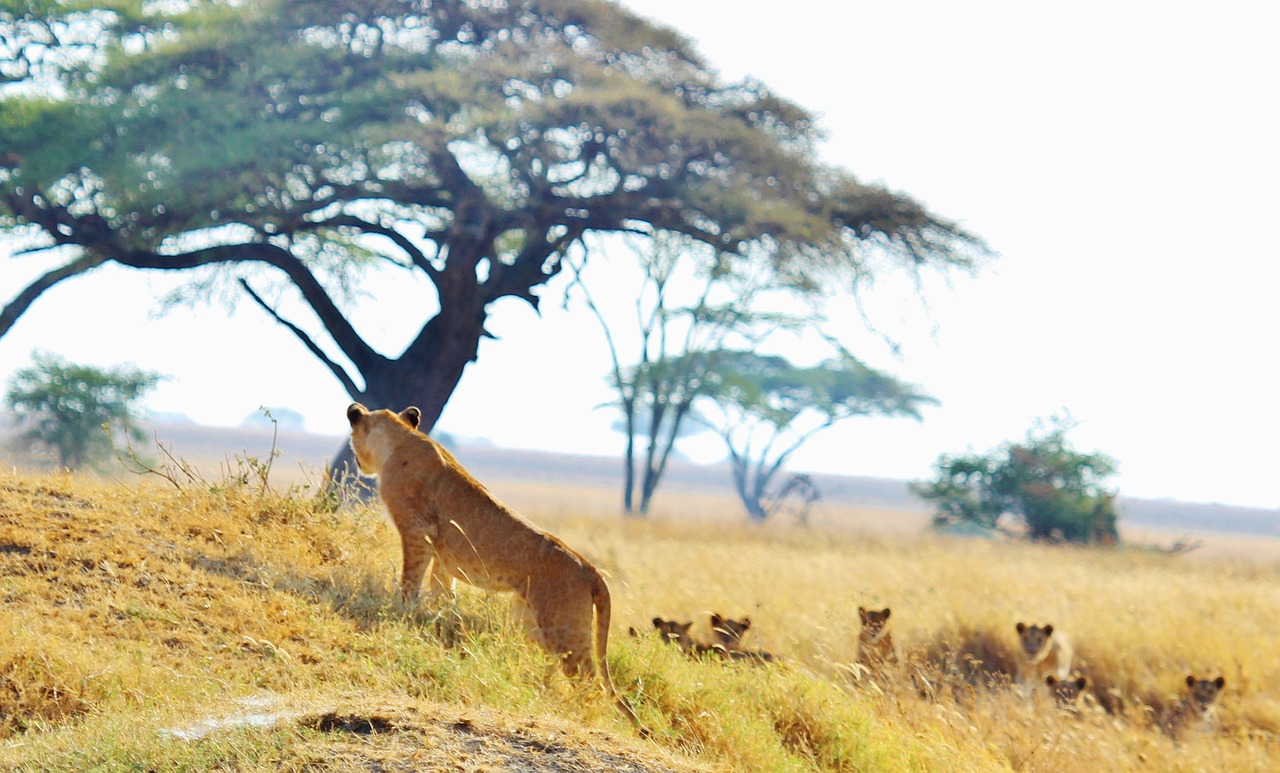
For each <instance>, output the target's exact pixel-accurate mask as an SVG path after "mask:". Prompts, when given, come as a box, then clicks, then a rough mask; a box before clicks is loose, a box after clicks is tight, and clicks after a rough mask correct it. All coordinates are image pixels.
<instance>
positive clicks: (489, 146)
mask: <svg viewBox="0 0 1280 773" xmlns="http://www.w3.org/2000/svg"><path fill="white" fill-rule="evenodd" d="M820 137H821V134H820V132H819V130H818V129H817V127H816V123H815V119H814V117H813V115H812V114H811V113H809V112H808V111H806V110H804V109H803V108H801V107H799V106H797V105H795V104H793V103H791V102H789V101H788V100H786V99H784V98H782V97H780V96H778V95H776V94H774V93H773V92H771V91H770V90H769V89H768V88H766V87H765V86H764V85H763V84H761V83H758V82H756V81H753V80H744V81H738V82H725V81H723V80H722V79H721V78H719V76H717V74H716V73H715V71H714V70H713V69H712V68H711V66H710V65H709V64H708V63H707V62H705V61H704V60H703V59H702V58H701V57H700V56H699V55H698V53H697V52H696V51H695V50H694V49H693V47H692V46H691V44H690V43H689V41H688V40H686V39H685V38H684V37H683V36H681V35H680V34H679V33H677V32H675V31H674V30H672V29H670V28H668V27H665V26H662V25H660V24H656V23H653V22H650V21H647V20H645V19H643V18H641V17H639V16H636V15H635V14H633V13H631V12H629V11H627V10H626V9H624V8H622V7H620V6H618V5H616V4H614V3H612V2H606V1H605V0H507V1H506V2H479V1H478V0H435V1H434V2H431V1H428V0H418V1H416V2H415V1H413V0H404V1H393V0H373V1H372V2H368V1H366V2H352V1H351V0H261V2H254V3H241V2H230V1H229V0H221V1H219V0H188V1H187V2H182V3H155V2H144V0H105V1H104V2H88V1H87V0H63V1H59V0H41V2H38V3H33V2H26V3H13V2H3V3H0V238H2V239H8V240H13V242H14V243H17V244H19V245H20V246H19V256H20V257H21V259H22V260H24V261H27V262H28V263H29V264H31V265H32V266H38V268H37V269H36V270H35V272H34V273H35V275H36V278H35V279H34V280H33V281H31V282H30V284H28V285H27V286H26V287H23V288H21V289H19V290H18V291H17V293H16V295H13V296H11V297H10V298H9V299H8V300H7V304H6V305H5V306H4V307H3V309H0V336H3V335H4V334H5V333H6V332H7V331H8V330H9V329H11V328H12V327H13V326H14V325H15V324H16V323H17V322H18V320H19V319H20V318H21V316H22V315H23V313H24V312H25V311H26V310H27V309H28V308H29V307H30V306H31V305H32V304H33V303H35V302H36V301H37V300H38V299H39V298H40V296H41V295H42V294H43V293H45V292H47V291H49V290H50V289H51V288H53V287H55V286H56V285H57V284H58V283H60V282H63V281H66V280H68V279H70V278H72V277H76V276H79V275H81V274H84V273H86V272H88V271H90V270H91V269H93V268H94V267H96V266H99V265H102V264H105V263H116V264H120V265H123V266H129V267H134V268H138V269H145V270H155V271H175V272H187V275H188V276H190V278H191V284H190V287H191V288H192V292H191V293H190V294H189V295H188V297H209V294H208V292H207V290H208V288H209V286H210V285H211V284H212V285H215V286H219V287H222V288H224V289H226V290H229V291H230V292H232V293H235V294H243V295H242V297H247V298H249V299H250V300H252V301H253V302H254V303H256V304H258V305H259V306H260V307H261V308H262V309H263V310H264V311H265V313H267V314H269V315H270V316H271V317H272V318H273V319H274V320H275V321H277V322H279V323H280V324H282V325H284V326H286V327H287V328H288V329H289V330H290V331H292V332H293V333H294V334H295V335H296V336H297V338H298V339H299V341H300V343H301V344H303V345H304V346H305V347H306V348H307V349H308V350H309V351H310V352H311V353H312V354H313V355H314V356H315V357H317V358H318V359H319V360H320V361H321V362H323V363H324V364H325V365H326V366H327V368H328V369H329V370H330V372H331V373H332V374H333V376H334V378H336V379H337V380H338V381H339V382H340V383H341V384H342V385H343V387H344V388H345V389H346V390H347V392H348V393H349V394H350V395H351V397H352V398H353V399H358V400H361V401H363V402H366V403H367V404H370V405H377V406H393V407H403V406H404V405H406V404H410V403H412V404H416V405H418V406H419V407H420V408H421V409H422V412H423V419H422V426H423V428H424V429H429V428H430V427H432V426H433V425H434V423H435V421H436V419H437V418H438V417H439V415H440V412H441V411H442V410H443V408H444V405H445V403H446V401H447V400H448V398H449V395H450V394H451V393H452V391H453V389H454V388H455V387H456V385H457V383H458V380H459V379H460V378H461V375H462V373H463V370H464V369H465V367H466V366H467V365H468V363H470V362H471V361H473V360H475V359H476V356H477V351H478V346H479V342H480V340H481V338H482V337H484V336H485V335H487V333H486V331H485V329H484V324H485V320H486V317H487V315H488V313H489V311H490V306H491V305H492V304H494V303H496V302H500V301H503V300H504V299H508V298H513V299H519V300H522V301H525V302H527V303H530V304H533V305H534V306H535V307H536V306H537V304H538V290H539V288H540V287H541V286H542V285H543V284H545V283H546V282H548V281H549V280H550V279H551V278H552V277H554V276H556V275H557V273H558V272H559V271H560V269H561V266H562V261H563V259H564V257H565V256H566V254H568V253H569V252H570V251H571V250H574V249H579V250H581V249H585V248H584V246H583V245H584V244H585V242H584V241H583V237H584V235H585V234H588V233H593V232H596V233H611V232H619V231H629V232H639V233H653V232H655V231H657V230H664V231H669V232H672V233H679V234H684V235H686V236H688V237H689V238H692V239H695V240H698V241H700V242H703V243H705V244H708V245H711V246H712V247H713V248H715V249H716V250H719V251H724V252H738V253H741V252H744V251H746V250H752V249H754V250H762V251H765V252H767V254H768V255H769V256H770V259H771V260H772V262H773V264H774V266H775V267H776V269H777V271H778V275H779V277H781V278H782V279H783V280H784V281H785V282H787V283H788V284H789V285H790V286H792V287H795V288H797V289H800V290H809V291H812V290H814V289H817V288H822V287H826V286H830V285H831V284H832V283H841V284H844V285H849V284H851V283H855V282H856V281H857V280H858V279H859V278H860V277H862V276H864V275H865V274H866V273H868V272H870V271H871V267H872V266H873V265H879V261H880V260H882V259H888V260H890V261H892V262H893V263H895V264H897V265H901V266H906V267H907V268H909V269H910V270H919V269H921V268H924V267H933V268H948V267H957V266H959V267H966V266H970V265H972V264H973V262H974V261H975V259H977V258H979V257H981V255H983V254H984V251H985V247H984V246H983V244H982V243H981V241H980V240H979V239H977V238H975V237H974V236H972V235H970V234H968V233H966V232H965V231H964V230H963V229H961V228H959V227H957V226H956V225H955V224H953V223H951V222H949V221H947V220H945V219H943V218H940V217H938V216H936V215H934V214H932V213H930V212H929V211H927V210H926V209H925V208H924V207H923V206H921V205H920V204H918V203H917V202H915V201H913V200H912V199H911V198H909V197H907V196H905V195H901V194H898V193H894V192H891V191H889V190H887V189H885V188H882V187H879V186H871V185H865V184H862V183H860V182H859V181H858V180H857V179H856V178H855V177H854V176H853V175H852V174H851V173H849V172H848V171H846V170H843V169H839V168H833V167H831V166H829V165H826V164H823V163H822V162H821V161H820V160H819V159H818V158H817V155H816V152H815V144H816V142H817V141H818V139H819V138H820ZM371 270H389V271H399V272H404V273H405V274H406V275H413V276H415V277H420V278H421V277H425V278H426V279H427V280H428V281H429V282H430V284H431V286H432V287H433V288H434V290H435V298H430V297H424V298H423V300H422V301H421V303H420V307H418V308H404V309H396V310H394V314H395V317H396V318H397V319H406V320H410V321H409V322H408V323H407V324H410V325H413V326H415V327H414V329H415V330H416V331H417V332H416V333H413V334H412V335H411V336H409V343H408V345H407V347H406V348H405V349H404V350H403V351H402V352H400V353H399V354H388V353H385V352H381V351H378V350H376V349H375V348H374V347H373V346H371V345H370V344H369V343H368V342H367V341H366V340H365V338H364V337H363V336H362V335H361V334H360V332H359V331H358V330H357V329H356V328H355V326H354V325H353V324H352V323H351V322H350V320H349V318H348V312H349V310H350V308H351V299H352V294H353V293H355V292H357V291H358V290H359V288H360V283H361V277H362V275H363V274H364V272H367V271H371ZM285 294H292V297H299V298H301V299H302V300H303V301H304V303H305V306H306V308H307V309H308V310H309V312H310V313H311V314H313V315H314V319H313V320H297V319H286V318H285V316H284V315H283V314H282V313H281V312H280V310H279V309H280V308H281V307H280V306H279V305H278V302H275V301H272V300H270V299H272V298H281V297H285ZM0 302H4V299H0Z"/></svg>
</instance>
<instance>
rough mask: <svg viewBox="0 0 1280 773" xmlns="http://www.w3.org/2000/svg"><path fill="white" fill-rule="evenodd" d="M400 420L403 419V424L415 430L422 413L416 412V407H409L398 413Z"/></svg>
mask: <svg viewBox="0 0 1280 773" xmlns="http://www.w3.org/2000/svg"><path fill="white" fill-rule="evenodd" d="M400 418H401V419H404V422H405V424H408V425H409V426H410V427H413V428H414V429H417V428H418V422H420V421H422V411H420V410H418V409H417V407H416V406H413V405H411V406H409V407H408V408H405V409H404V410H403V411H401V412H400Z"/></svg>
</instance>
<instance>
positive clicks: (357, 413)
mask: <svg viewBox="0 0 1280 773" xmlns="http://www.w3.org/2000/svg"><path fill="white" fill-rule="evenodd" d="M368 415H369V409H368V408H365V407H364V406H363V405H361V404H360V403H352V404H351V405H348V406H347V421H349V422H351V426H353V427H354V426H355V425H356V424H357V423H358V422H359V421H360V420H361V419H363V418H364V417H365V416H368Z"/></svg>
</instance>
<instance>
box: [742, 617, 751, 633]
mask: <svg viewBox="0 0 1280 773" xmlns="http://www.w3.org/2000/svg"><path fill="white" fill-rule="evenodd" d="M750 627H751V618H749V617H744V618H742V630H744V631H745V630H747V629H748V628H750Z"/></svg>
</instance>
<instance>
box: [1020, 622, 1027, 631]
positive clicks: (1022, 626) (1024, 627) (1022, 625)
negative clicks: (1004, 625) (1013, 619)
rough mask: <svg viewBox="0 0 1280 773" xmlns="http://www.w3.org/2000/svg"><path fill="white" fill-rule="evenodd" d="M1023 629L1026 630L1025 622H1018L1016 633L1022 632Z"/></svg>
mask: <svg viewBox="0 0 1280 773" xmlns="http://www.w3.org/2000/svg"><path fill="white" fill-rule="evenodd" d="M1025 630H1027V624H1026V623H1018V633H1022V632H1023V631H1025Z"/></svg>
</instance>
